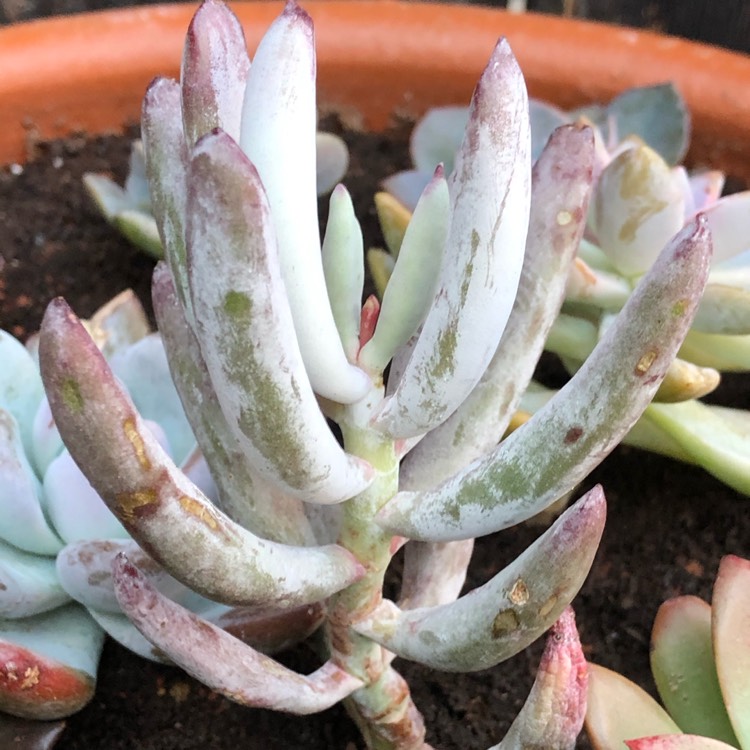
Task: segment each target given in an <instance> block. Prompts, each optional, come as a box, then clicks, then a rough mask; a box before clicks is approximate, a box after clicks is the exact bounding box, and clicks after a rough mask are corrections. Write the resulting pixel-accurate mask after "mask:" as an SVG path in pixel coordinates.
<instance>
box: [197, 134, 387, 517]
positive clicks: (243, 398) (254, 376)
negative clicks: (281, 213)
mask: <svg viewBox="0 0 750 750" xmlns="http://www.w3.org/2000/svg"><path fill="white" fill-rule="evenodd" d="M188 206H189V211H188V225H187V238H188V239H187V243H188V258H189V266H190V268H189V282H190V293H191V297H192V299H193V305H194V309H195V313H196V335H197V337H198V341H199V345H200V348H201V351H202V353H203V356H204V359H205V363H206V366H207V368H208V372H209V375H210V377H211V381H212V383H213V386H214V389H215V391H216V396H217V398H218V401H219V403H220V404H221V408H222V411H223V412H224V415H225V416H226V419H227V424H228V425H229V428H230V429H231V430H232V431H233V433H234V436H235V438H236V439H237V441H238V442H239V445H240V447H241V449H242V451H243V452H244V453H245V454H246V455H247V457H248V460H249V461H251V462H252V464H253V466H254V467H255V468H256V470H257V471H258V472H259V473H260V474H262V475H263V476H264V477H265V478H266V479H267V480H268V481H270V482H272V483H274V484H276V485H278V486H279V487H281V488H283V489H284V491H285V492H287V493H289V494H291V495H293V496H296V497H299V498H301V499H304V500H306V501H309V502H318V503H337V502H341V501H342V500H346V499H348V498H350V497H353V496H354V495H356V494H357V493H359V492H361V491H362V490H364V489H365V488H366V487H367V486H368V485H369V483H370V482H371V481H372V478H373V471H372V468H371V467H370V466H369V464H367V463H366V462H365V461H362V460H361V459H359V458H355V457H353V456H349V455H348V454H346V453H345V452H344V451H343V450H342V449H341V447H340V446H339V444H338V442H337V441H336V438H335V437H334V435H333V433H332V432H331V430H330V429H329V428H328V425H327V423H326V420H325V417H324V416H323V414H322V413H321V411H320V408H319V406H318V403H317V400H316V398H315V394H314V393H313V390H312V388H311V382H310V381H309V380H308V377H307V373H306V371H305V366H304V364H303V358H302V356H301V352H300V349H299V347H298V346H297V340H296V338H295V335H294V324H293V322H292V314H291V313H290V308H289V303H288V299H287V294H286V291H285V287H284V282H283V281H282V274H281V270H280V267H279V259H278V255H277V251H276V239H275V233H274V229H273V223H272V220H271V214H270V210H269V206H268V203H267V201H266V197H265V193H264V191H263V185H262V184H261V182H260V179H259V177H258V173H257V172H256V171H255V169H254V167H253V165H252V164H251V163H250V162H249V161H248V160H247V159H246V158H245V156H244V155H243V154H242V152H241V151H240V149H239V147H238V146H237V144H236V143H234V141H232V140H231V139H230V138H229V137H228V136H226V135H224V134H223V133H221V132H217V133H215V134H212V135H209V136H206V137H205V138H203V139H202V140H201V141H200V142H199V144H198V146H197V147H196V149H195V151H194V155H193V159H192V161H191V164H190V188H189V195H188ZM323 293H324V294H325V291H324V292H323ZM335 336H336V339H337V344H338V346H341V342H340V341H339V339H338V332H335ZM342 351H343V350H342ZM347 367H349V365H348V364H347ZM360 372H361V371H360ZM362 374H363V377H366V376H364V373H362ZM366 379H367V380H368V382H369V378H368V377H366Z"/></svg>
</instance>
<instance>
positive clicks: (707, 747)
mask: <svg viewBox="0 0 750 750" xmlns="http://www.w3.org/2000/svg"><path fill="white" fill-rule="evenodd" d="M625 744H626V745H627V747H628V750H733V747H734V746H733V745H727V744H726V743H725V742H720V741H719V740H712V739H709V738H708V737H698V736H697V735H695V734H667V735H659V736H657V737H642V738H641V739H637V740H630V742H626V743H625Z"/></svg>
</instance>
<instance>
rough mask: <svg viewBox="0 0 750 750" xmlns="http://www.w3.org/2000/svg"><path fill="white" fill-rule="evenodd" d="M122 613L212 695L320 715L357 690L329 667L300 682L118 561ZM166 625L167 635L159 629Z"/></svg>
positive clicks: (125, 562)
mask: <svg viewBox="0 0 750 750" xmlns="http://www.w3.org/2000/svg"><path fill="white" fill-rule="evenodd" d="M114 576H115V582H116V586H117V596H118V600H119V602H120V605H121V607H122V609H123V611H124V612H125V613H126V614H127V615H128V616H129V617H130V618H131V620H132V621H133V623H134V624H135V625H136V627H137V628H138V629H139V630H140V631H141V632H142V633H143V634H144V635H145V636H146V638H148V639H149V640H150V641H151V642H152V643H153V644H154V645H155V646H157V647H158V648H159V649H160V650H161V651H163V652H164V653H165V654H167V656H168V657H169V658H170V659H172V661H174V662H175V663H176V664H178V665H179V666H181V667H182V668H183V669H184V670H185V671H187V672H188V673H189V674H191V675H192V676H193V677H195V678H196V679H199V680H201V681H202V682H203V683H205V684H206V685H208V686H209V687H210V688H211V689H213V690H216V691H217V692H219V693H221V694H223V695H225V696H226V697H228V698H230V699H231V700H234V701H237V702H238V703H242V704H243V705H247V706H254V707H258V708H269V709H273V710H276V711H286V712H288V713H294V714H301V715H304V714H310V713H317V712H319V711H323V710H325V709H326V708H329V707H330V706H332V705H334V704H335V703H338V702H339V701H341V700H343V699H344V698H346V697H347V696H348V695H351V693H353V692H354V691H355V690H357V689H359V688H360V687H362V682H361V681H360V680H358V679H357V678H356V677H353V676H351V675H350V674H348V673H347V672H345V671H344V670H342V669H341V668H340V667H338V666H336V665H335V664H334V663H333V662H332V661H328V662H326V663H325V664H324V665H323V666H322V667H320V668H319V669H318V670H316V671H315V672H313V673H312V674H311V675H308V676H303V675H300V674H297V673H296V672H293V671H291V670H290V669H287V668H286V667H284V666H282V665H281V664H279V663H278V662H277V661H275V660H274V659H271V658H270V657H268V656H265V655H263V654H261V653H260V652H259V651H256V650H255V649H253V648H251V647H250V646H247V645H245V644H244V643H242V641H240V640H238V639H237V638H234V637H233V636H231V635H229V634H228V633H226V632H224V631H223V630H221V629H220V628H218V627H216V626H215V625H211V624H210V623H208V622H206V621H205V620H201V619H200V618H199V617H197V616H196V615H194V614H193V613H191V612H188V611H187V610H185V609H184V608H182V607H180V606H179V605H177V604H174V603H173V602H170V601H169V599H167V598H165V597H163V596H161V595H160V594H159V592H158V591H156V589H154V588H153V587H152V586H151V585H150V584H149V583H148V581H147V580H146V578H145V577H144V576H142V575H141V573H140V571H138V569H137V568H136V567H135V566H133V565H132V564H131V563H129V562H128V560H127V558H125V557H124V556H120V557H119V558H118V559H117V561H116V563H115V567H114ZM164 622H169V623H170V626H169V628H168V629H165V628H164V627H163V623H164Z"/></svg>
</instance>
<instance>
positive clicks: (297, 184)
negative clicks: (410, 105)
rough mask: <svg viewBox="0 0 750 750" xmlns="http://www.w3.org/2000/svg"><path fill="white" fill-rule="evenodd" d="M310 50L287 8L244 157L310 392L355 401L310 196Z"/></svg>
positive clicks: (355, 375)
mask: <svg viewBox="0 0 750 750" xmlns="http://www.w3.org/2000/svg"><path fill="white" fill-rule="evenodd" d="M315 69H316V63H315V44H314V30H313V24H312V20H311V18H310V16H308V15H307V13H305V11H304V10H302V8H300V7H299V6H298V5H297V4H296V3H289V4H288V5H287V6H286V7H285V9H284V12H283V13H282V14H281V16H279V17H278V18H277V19H276V20H275V21H274V22H273V23H272V24H271V26H270V27H269V29H268V31H267V32H266V33H265V35H264V37H263V39H262V40H261V43H260V45H259V46H258V49H257V51H256V53H255V57H254V59H253V64H252V68H251V69H250V75H249V77H248V82H247V89H246V90H245V101H244V105H243V107H244V108H243V113H242V135H241V137H240V145H241V146H242V150H243V151H244V152H245V153H246V154H247V156H248V157H249V159H250V161H252V163H253V165H254V167H255V169H257V170H258V174H259V175H260V180H261V181H262V183H263V187H264V188H265V192H266V194H267V195H268V203H269V204H270V209H271V216H272V221H273V227H274V230H275V234H276V237H277V238H278V248H279V259H280V263H281V272H282V275H283V279H284V284H285V286H286V291H287V294H288V297H289V305H290V307H291V312H292V318H293V320H294V328H295V330H296V332H297V339H298V343H299V348H300V352H301V354H302V360H303V361H304V363H305V368H306V370H307V373H308V376H309V378H310V382H311V384H312V388H313V390H314V391H315V392H316V393H318V394H319V395H321V396H323V397H325V398H328V399H331V400H332V401H339V402H342V403H353V402H355V401H359V399H361V398H362V397H363V396H364V395H365V394H366V393H367V391H368V390H369V388H370V382H369V378H368V377H367V376H366V375H365V373H363V372H362V371H361V370H360V369H359V368H358V367H355V366H353V365H351V364H349V362H347V360H346V355H345V353H344V349H343V346H342V344H341V340H340V339H339V336H338V333H337V331H336V325H335V322H334V319H333V314H332V312H331V307H330V304H329V303H328V295H327V294H326V291H325V279H324V276H323V265H322V261H321V252H320V235H319V230H318V203H317V196H316V180H317V177H316V165H315V160H316V145H315V138H316V135H315V133H316V131H315V127H316V122H315V120H316V108H315Z"/></svg>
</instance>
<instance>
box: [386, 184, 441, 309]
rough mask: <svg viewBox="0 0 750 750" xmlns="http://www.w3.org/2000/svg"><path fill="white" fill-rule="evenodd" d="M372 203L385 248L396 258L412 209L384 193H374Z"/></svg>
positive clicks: (417, 198)
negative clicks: (373, 203) (373, 202)
mask: <svg viewBox="0 0 750 750" xmlns="http://www.w3.org/2000/svg"><path fill="white" fill-rule="evenodd" d="M427 185H429V180H428V181H427V184H425V186H424V187H425V188H426V187H427ZM423 192H424V190H423V191H421V192H420V193H419V194H418V195H417V197H416V199H415V202H414V205H415V206H416V202H417V201H418V200H419V198H420V197H421V196H422V193H423ZM374 201H375V211H377V214H378V222H379V223H380V231H381V232H382V233H383V239H384V240H385V246H386V247H387V248H388V251H389V252H390V254H391V255H392V256H393V257H394V258H398V254H399V252H400V250H401V243H402V242H403V241H404V235H405V234H406V228H407V227H408V226H409V221H410V220H411V215H412V212H413V210H414V209H413V208H412V209H408V208H407V207H406V206H405V205H404V204H403V203H401V201H399V200H398V199H397V198H394V197H393V196H392V195H391V194H390V193H386V192H379V193H375V198H374ZM441 249H442V248H441ZM380 296H381V297H382V296H383V295H382V294H381V295H380Z"/></svg>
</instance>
